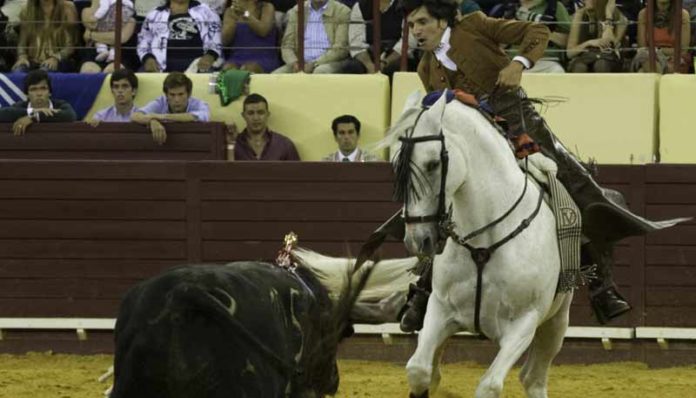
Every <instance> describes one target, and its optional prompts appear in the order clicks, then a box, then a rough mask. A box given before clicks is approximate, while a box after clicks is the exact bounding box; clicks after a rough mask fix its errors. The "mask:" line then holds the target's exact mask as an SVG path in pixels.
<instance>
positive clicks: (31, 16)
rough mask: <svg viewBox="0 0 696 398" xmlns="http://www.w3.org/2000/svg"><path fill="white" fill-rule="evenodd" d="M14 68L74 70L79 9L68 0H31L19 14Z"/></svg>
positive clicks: (18, 69)
mask: <svg viewBox="0 0 696 398" xmlns="http://www.w3.org/2000/svg"><path fill="white" fill-rule="evenodd" d="M20 20H21V27H20V31H19V46H18V48H17V62H15V64H14V66H13V67H12V69H13V70H15V71H29V70H32V69H37V68H41V69H44V70H48V71H59V72H72V71H74V69H75V65H74V62H73V61H72V60H71V59H70V57H71V56H72V54H73V52H74V47H75V43H76V35H75V32H76V29H77V22H78V21H77V9H76V8H75V5H74V4H73V3H72V2H71V1H67V0H29V1H27V5H26V6H25V7H24V8H23V9H22V12H21V14H20Z"/></svg>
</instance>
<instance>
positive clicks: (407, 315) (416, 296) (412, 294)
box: [400, 257, 433, 333]
mask: <svg viewBox="0 0 696 398" xmlns="http://www.w3.org/2000/svg"><path fill="white" fill-rule="evenodd" d="M432 268H433V262H432V260H431V259H430V258H427V257H426V258H422V259H421V260H420V262H419V264H418V266H416V270H415V272H417V273H418V274H419V278H418V281H416V283H415V284H411V286H410V289H409V292H408V302H407V303H406V306H405V307H404V311H403V316H402V317H401V322H400V327H401V330H402V331H404V332H406V333H411V332H415V331H416V330H420V329H421V328H422V327H423V318H424V317H425V309H426V307H427V306H428V297H429V296H430V292H431V291H432V289H433V288H432V284H433V271H432Z"/></svg>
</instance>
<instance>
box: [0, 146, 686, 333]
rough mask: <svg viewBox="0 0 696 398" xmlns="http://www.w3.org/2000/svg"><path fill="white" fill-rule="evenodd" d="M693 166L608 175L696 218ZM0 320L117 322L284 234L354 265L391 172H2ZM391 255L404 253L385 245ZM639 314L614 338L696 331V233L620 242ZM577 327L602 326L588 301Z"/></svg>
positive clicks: (580, 305)
mask: <svg viewBox="0 0 696 398" xmlns="http://www.w3.org/2000/svg"><path fill="white" fill-rule="evenodd" d="M695 172H696V166H677V165H649V166H607V167H604V168H602V169H601V170H600V181H601V182H602V183H603V184H604V185H606V186H608V187H611V188H615V189H618V190H620V191H622V192H623V193H624V194H625V195H626V198H627V200H628V201H629V205H630V206H631V208H632V209H633V210H634V211H636V212H637V213H639V214H647V215H648V216H650V217H651V218H655V219H660V218H668V217H675V216H693V215H695V214H696V177H694V176H696V173H695ZM0 186H1V187H2V189H1V190H0V317H6V318H16V317H81V318H82V317H84V318H89V317H105V318H113V317H115V315H116V309H117V307H118V303H119V300H120V297H121V296H122V294H123V293H124V292H125V291H126V290H127V289H128V288H129V287H130V286H132V285H133V284H134V283H136V282H137V281H139V280H142V279H144V278H147V277H149V276H152V275H154V274H156V273H158V272H160V271H162V270H164V269H166V268H168V267H171V266H173V265H176V264H182V263H188V262H226V261H232V260H240V259H266V260H268V259H272V258H273V257H274V256H275V253H276V251H277V249H278V248H279V246H280V244H281V240H282V237H283V235H284V234H285V233H287V232H288V231H290V230H292V231H295V232H296V233H298V234H299V236H300V242H301V244H302V245H303V246H305V247H307V248H310V249H313V250H316V251H319V252H322V253H326V254H330V255H338V256H346V255H350V254H353V255H355V254H356V253H357V251H358V248H359V246H360V244H361V242H362V241H363V239H364V238H365V237H367V236H368V235H369V233H370V232H371V231H372V230H373V229H374V228H375V227H376V226H378V225H379V224H380V223H381V222H382V221H384V220H385V219H386V218H387V217H388V216H390V215H391V214H392V213H393V212H394V211H396V210H397V209H398V207H399V206H398V205H397V204H396V203H394V202H392V201H391V193H392V175H391V170H390V166H389V165H388V164H385V163H360V164H357V163H351V164H343V163H314V162H285V163H272V162H268V163H266V162H259V163H257V162H239V163H235V162H229V163H228V162H205V161H203V162H176V161H157V162H144V161H51V160H43V161H41V160H2V161H0ZM383 255H384V256H385V257H387V256H403V255H405V252H404V249H403V245H402V244H401V243H400V242H396V241H393V240H392V241H389V242H388V243H387V244H386V246H385V248H384V251H383ZM615 259H616V263H617V264H616V266H615V279H616V281H617V283H619V284H620V286H621V290H622V292H623V293H624V294H625V295H626V296H627V298H628V299H629V301H630V302H631V304H632V305H634V307H635V309H634V311H632V312H631V313H630V314H629V315H627V316H625V317H622V318H621V319H620V320H619V321H618V322H616V323H614V324H612V325H611V326H615V327H640V326H650V327H657V326H659V327H696V301H694V297H696V282H694V280H696V278H694V276H695V275H696V224H695V223H694V222H689V223H686V224H683V225H680V226H677V227H675V228H672V229H670V230H667V231H663V232H659V233H655V234H653V235H651V236H649V237H646V238H642V237H641V238H631V239H627V240H626V241H624V242H621V243H620V245H619V246H618V248H617V251H616V256H615ZM571 325H573V326H596V322H595V321H594V319H593V318H592V316H591V311H590V309H589V305H588V299H587V295H586V292H585V291H584V290H582V289H581V290H580V291H578V292H577V294H576V299H575V302H574V304H573V308H572V311H571Z"/></svg>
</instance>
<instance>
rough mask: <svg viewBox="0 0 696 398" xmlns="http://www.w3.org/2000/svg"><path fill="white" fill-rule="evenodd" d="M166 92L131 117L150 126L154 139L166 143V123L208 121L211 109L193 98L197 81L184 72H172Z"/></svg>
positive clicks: (165, 85)
mask: <svg viewBox="0 0 696 398" xmlns="http://www.w3.org/2000/svg"><path fill="white" fill-rule="evenodd" d="M162 91H163V92H164V95H162V96H160V97H159V98H157V99H156V100H154V101H152V102H150V103H149V104H147V105H145V106H144V107H142V108H140V109H138V110H136V111H135V112H133V115H132V116H131V120H132V121H134V122H136V123H140V124H144V125H146V126H148V127H149V128H150V132H151V133H152V139H153V140H154V141H155V142H156V143H158V144H160V145H162V144H164V143H165V141H167V131H166V130H165V128H164V126H163V125H162V122H165V123H166V122H207V121H208V120H210V109H209V108H208V104H206V103H205V102H203V101H201V100H199V99H197V98H193V97H191V92H192V91H193V82H191V79H189V78H188V77H186V75H184V74H183V73H181V72H172V73H170V74H169V75H168V76H167V77H166V78H165V79H164V84H163V85H162Z"/></svg>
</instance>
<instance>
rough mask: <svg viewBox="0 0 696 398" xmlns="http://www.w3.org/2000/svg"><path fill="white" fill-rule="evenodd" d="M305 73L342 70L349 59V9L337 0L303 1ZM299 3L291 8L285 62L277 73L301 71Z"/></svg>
mask: <svg viewBox="0 0 696 398" xmlns="http://www.w3.org/2000/svg"><path fill="white" fill-rule="evenodd" d="M304 15H305V18H306V19H305V22H306V23H305V29H304V32H305V34H304V48H305V52H304V62H305V64H304V72H305V73H339V72H340V71H341V70H342V69H343V68H344V67H345V64H346V62H347V61H348V57H349V56H350V54H349V52H348V24H349V22H350V9H349V8H348V7H346V6H345V5H343V4H341V3H339V2H338V1H337V0H307V1H306V2H305V3H304ZM296 49H297V6H295V7H293V8H291V9H290V11H288V26H287V27H286V28H285V34H284V35H283V41H282V44H281V56H282V58H283V62H285V65H283V66H281V67H280V68H278V69H276V70H275V71H274V73H295V72H300V67H299V62H298V59H297V57H298V55H297V51H296Z"/></svg>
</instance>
